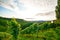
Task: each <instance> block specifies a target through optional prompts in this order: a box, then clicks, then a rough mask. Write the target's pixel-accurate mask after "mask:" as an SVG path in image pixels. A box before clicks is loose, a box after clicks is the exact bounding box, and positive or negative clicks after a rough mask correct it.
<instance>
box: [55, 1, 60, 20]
mask: <svg viewBox="0 0 60 40" xmlns="http://www.w3.org/2000/svg"><path fill="white" fill-rule="evenodd" d="M56 14H57V18H58V19H59V18H60V0H58V5H57V6H56Z"/></svg>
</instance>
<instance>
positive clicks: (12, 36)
mask: <svg viewBox="0 0 60 40" xmlns="http://www.w3.org/2000/svg"><path fill="white" fill-rule="evenodd" d="M56 15H57V16H56V17H57V20H55V21H54V22H53V23H51V22H50V21H45V22H43V21H38V22H30V21H24V20H22V19H16V18H4V17H0V40H60V0H58V6H56Z"/></svg>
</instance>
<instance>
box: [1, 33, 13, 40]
mask: <svg viewBox="0 0 60 40" xmlns="http://www.w3.org/2000/svg"><path fill="white" fill-rule="evenodd" d="M11 39H12V35H11V34H9V33H6V32H0V40H11Z"/></svg>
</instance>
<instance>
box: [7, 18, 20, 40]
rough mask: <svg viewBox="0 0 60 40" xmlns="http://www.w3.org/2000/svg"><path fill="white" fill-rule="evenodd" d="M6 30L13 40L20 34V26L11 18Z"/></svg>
mask: <svg viewBox="0 0 60 40" xmlns="http://www.w3.org/2000/svg"><path fill="white" fill-rule="evenodd" d="M8 25H9V26H8V30H7V32H8V33H10V34H11V35H13V38H14V40H17V39H18V36H19V34H20V30H21V28H20V26H21V25H20V24H18V23H17V21H16V19H15V18H13V19H12V20H11V22H10V23H8Z"/></svg>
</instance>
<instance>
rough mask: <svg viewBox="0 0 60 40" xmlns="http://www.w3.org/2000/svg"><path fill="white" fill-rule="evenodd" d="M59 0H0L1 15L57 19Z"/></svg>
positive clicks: (37, 19)
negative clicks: (56, 8) (56, 9)
mask: <svg viewBox="0 0 60 40" xmlns="http://www.w3.org/2000/svg"><path fill="white" fill-rule="evenodd" d="M56 6H57V0H0V16H3V17H8V18H12V17H15V18H19V19H24V20H27V21H40V20H47V21H50V20H56V13H55V7H56Z"/></svg>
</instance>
